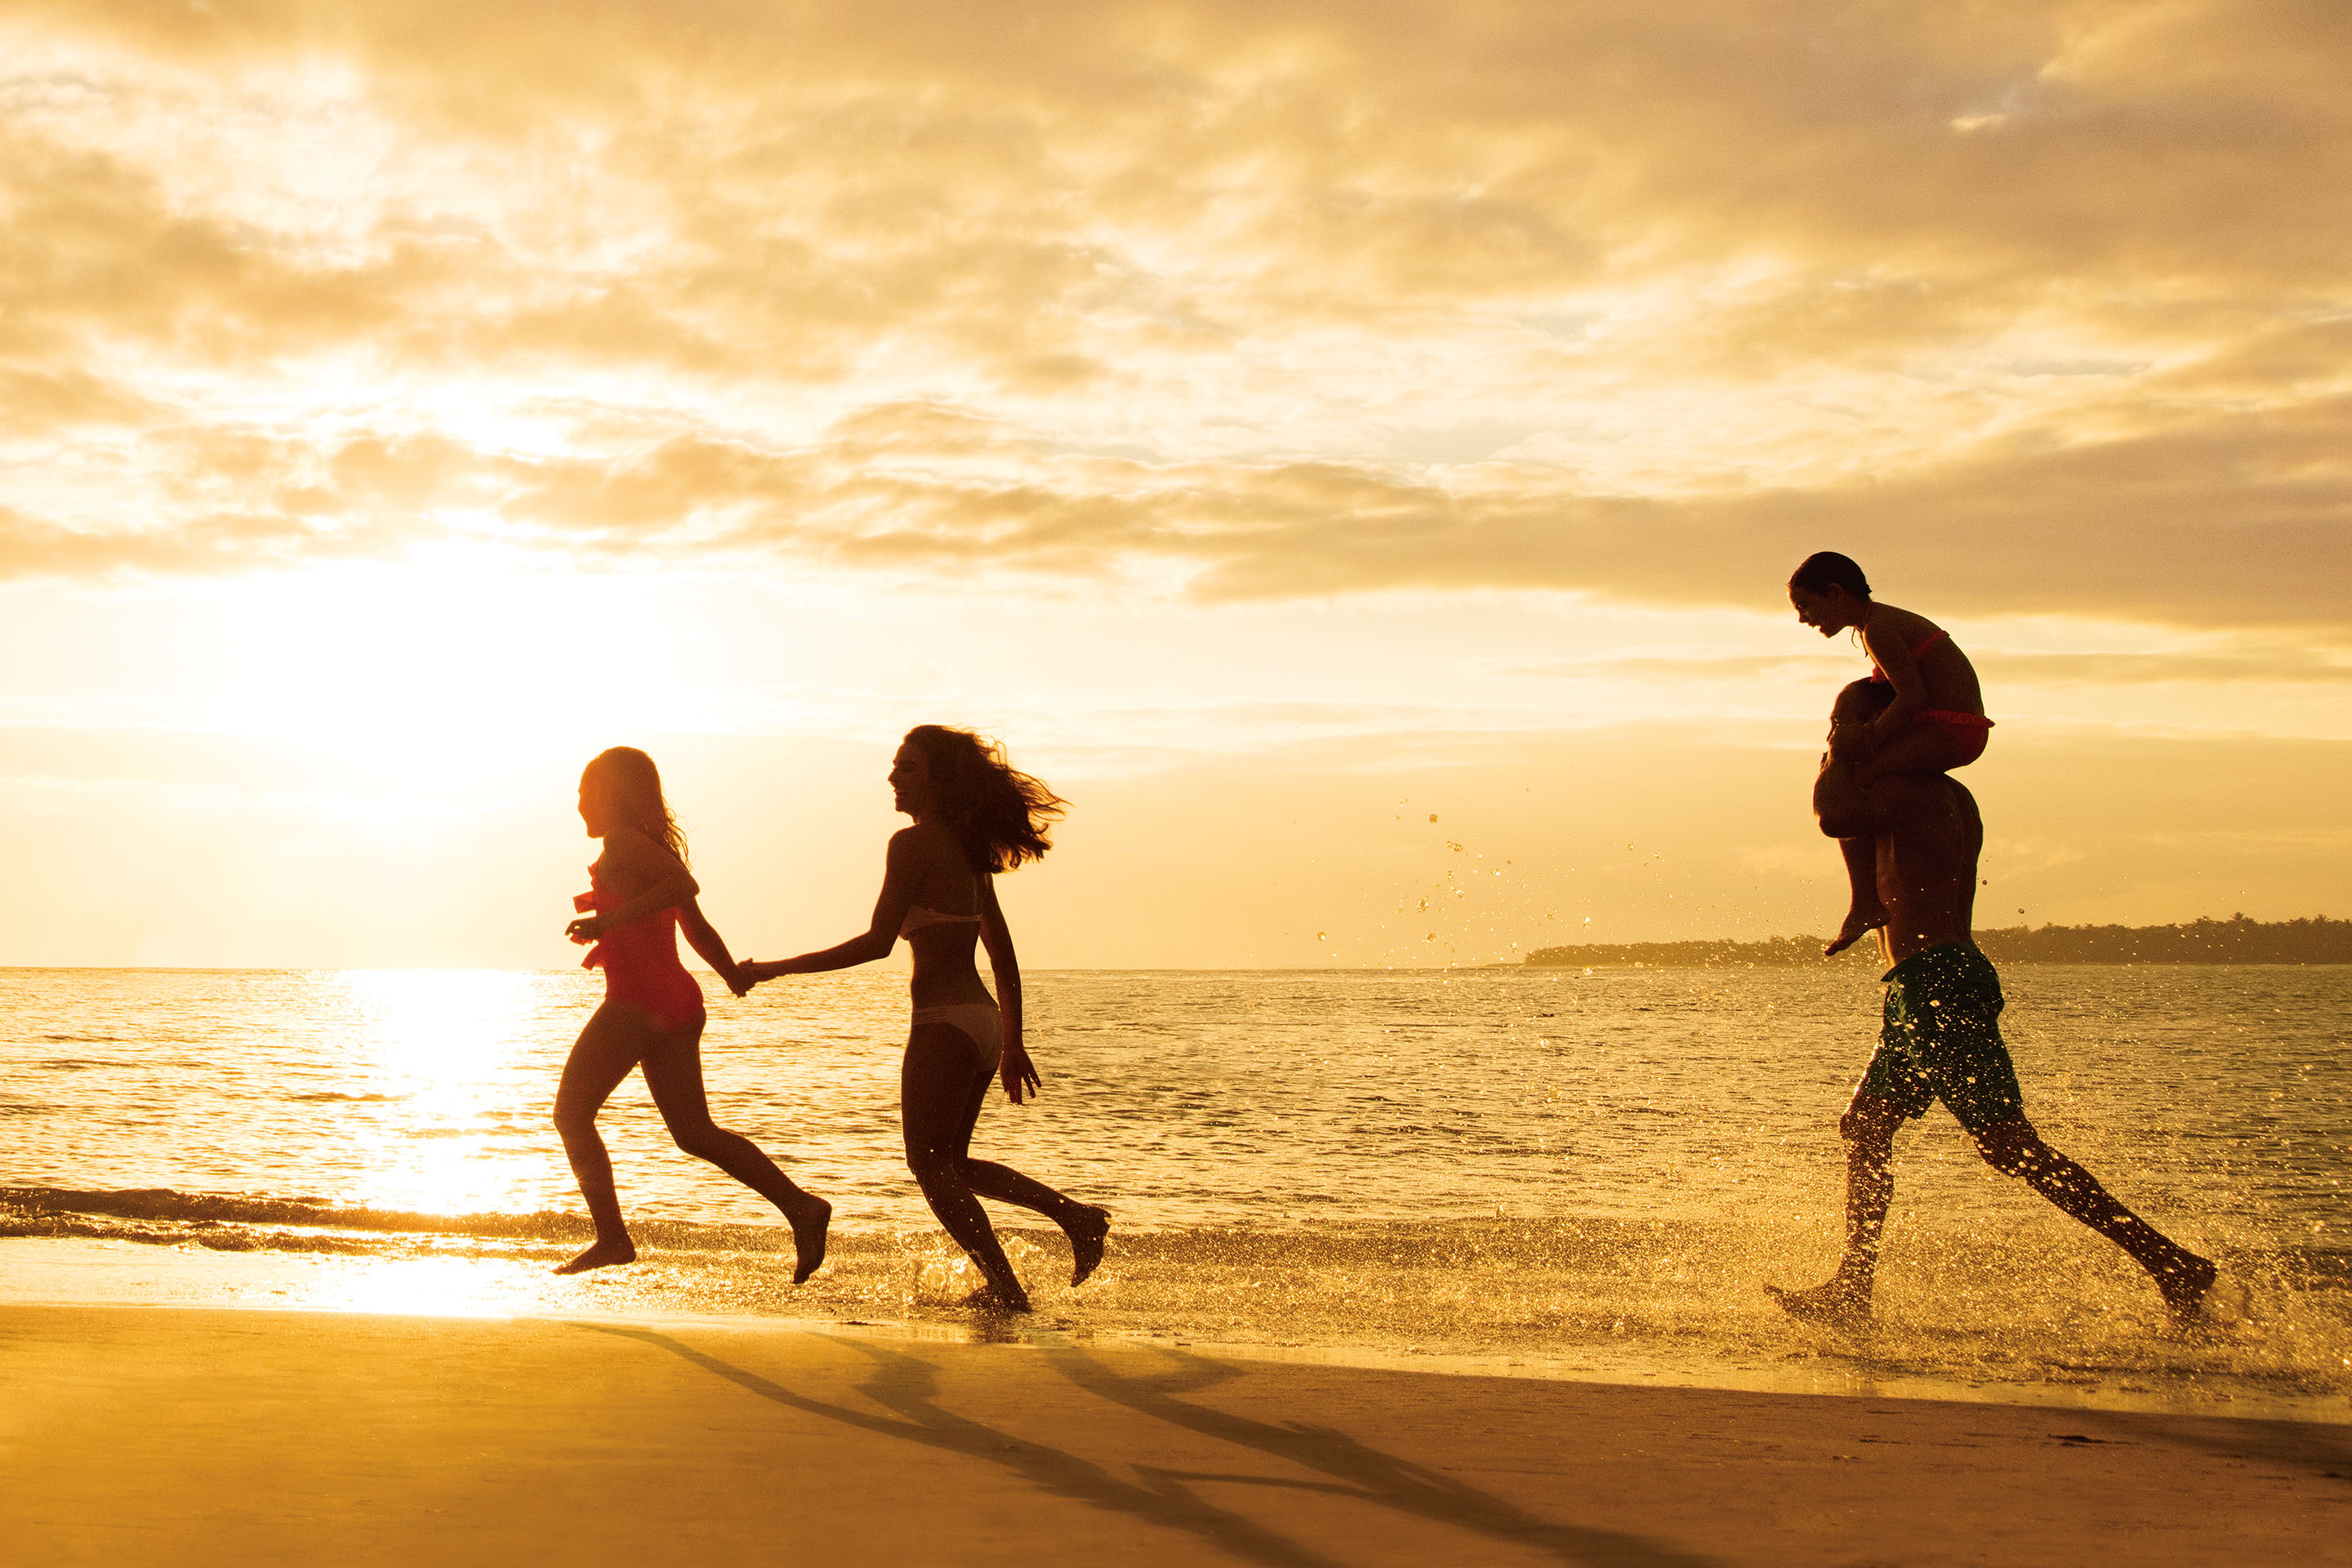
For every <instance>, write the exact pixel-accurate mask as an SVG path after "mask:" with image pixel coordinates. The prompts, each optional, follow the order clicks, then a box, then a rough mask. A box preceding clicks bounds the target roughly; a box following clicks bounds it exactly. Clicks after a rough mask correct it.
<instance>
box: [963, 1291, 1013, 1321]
mask: <svg viewBox="0 0 2352 1568" xmlns="http://www.w3.org/2000/svg"><path fill="white" fill-rule="evenodd" d="M963 1304H964V1305H965V1306H967V1307H970V1308H971V1310H973V1311H975V1312H985V1313H987V1314H988V1315H989V1316H990V1317H992V1318H1007V1317H1011V1316H1013V1314H1015V1313H1018V1312H1025V1311H1027V1310H1029V1293H1028V1292H1027V1291H1025V1290H1024V1289H1021V1287H1020V1286H1018V1285H1015V1286H1013V1288H1012V1289H1010V1290H1007V1289H1004V1288H1003V1287H1002V1286H997V1285H982V1287H981V1288H980V1289H977V1290H974V1291H973V1292H972V1293H971V1295H969V1296H966V1297H965V1298H964V1299H963Z"/></svg>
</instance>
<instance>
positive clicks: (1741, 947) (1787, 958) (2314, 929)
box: [1527, 914, 2352, 969]
mask: <svg viewBox="0 0 2352 1568" xmlns="http://www.w3.org/2000/svg"><path fill="white" fill-rule="evenodd" d="M1976 934H1977V945H1978V946H1979V947H1981V948H1982V949H1984V951H1985V956H1986V957H1988V958H1990V959H1991V960H1992V961H1993V962H1994V963H2352V920H2345V921H2332V920H2329V919H2328V918H2327V917H2326V915H2314V916H2313V917H2312V918H2311V919H2309V920H2299V921H2254V920H2248V919H2247V918H2246V917H2245V916H2244V915H2242V914H2238V915H2232V916H2231V917H2230V918H2229V919H2228V920H2226V921H2217V920H2213V919H2211V918H2210V917H2209V918H2207V919H2203V920H2195V921H2189V922H2188V923H2187V924H2186V925H2170V926H2057V925H2045V926H2041V927H2033V926H1999V927H1995V928H1994V929H1992V930H1990V931H1979V932H1977V933H1976ZM1827 941H1828V939H1827V938H1825V937H1818V936H1776V937H1768V938H1766V939H1765V940H1764V941H1762V942H1622V943H1616V944H1601V943H1589V944H1585V945H1581V946H1577V947H1546V948H1538V950H1537V951H1535V952H1531V953H1529V954H1528V960H1527V961H1528V963H1530V964H1534V965H1537V966H1538V967H1541V968H1547V969H1558V968H1576V969H1722V968H1742V967H1752V966H1755V965H1759V964H1791V963H1808V964H1810V963H1822V946H1823V945H1824V944H1825V943H1826V942H1827ZM1850 961H1851V962H1859V963H1877V962H1878V961H1879V960H1878V944H1877V943H1876V942H1867V941H1865V942H1856V943H1855V944H1854V945H1853V947H1851V948H1849V949H1847V950H1846V952H1843V953H1841V954H1839V955H1838V956H1837V957H1836V958H1835V959H1832V960H1830V961H1829V962H1831V963H1847V962H1850Z"/></svg>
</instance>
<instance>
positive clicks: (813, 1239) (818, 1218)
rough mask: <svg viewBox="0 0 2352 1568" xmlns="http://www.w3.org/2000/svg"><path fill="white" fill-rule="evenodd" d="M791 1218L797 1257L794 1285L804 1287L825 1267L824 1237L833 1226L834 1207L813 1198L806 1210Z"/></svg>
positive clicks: (794, 1266)
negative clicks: (810, 1278) (827, 1229)
mask: <svg viewBox="0 0 2352 1568" xmlns="http://www.w3.org/2000/svg"><path fill="white" fill-rule="evenodd" d="M791 1217H792V1222H793V1252H794V1253H795V1254H796V1255H797V1257H796V1259H795V1261H794V1263H793V1284H795V1285H804V1284H806V1283H807V1282H808V1277H809V1276H810V1275H812V1274H814V1273H815V1272H816V1271H817V1270H818V1269H819V1268H823V1267H824V1237H825V1230H826V1227H827V1226H831V1225H832V1224H833V1205H831V1204H829V1203H827V1202H825V1201H824V1199H823V1198H811V1199H809V1206H808V1207H807V1208H806V1209H803V1211H802V1212H801V1213H799V1214H797V1215H793V1216H791Z"/></svg>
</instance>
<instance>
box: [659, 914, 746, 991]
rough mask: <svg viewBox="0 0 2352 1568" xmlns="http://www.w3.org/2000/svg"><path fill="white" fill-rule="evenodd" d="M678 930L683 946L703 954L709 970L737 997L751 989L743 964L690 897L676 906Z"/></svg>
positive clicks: (703, 959) (703, 960)
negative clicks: (684, 940) (728, 949)
mask: <svg viewBox="0 0 2352 1568" xmlns="http://www.w3.org/2000/svg"><path fill="white" fill-rule="evenodd" d="M677 931H678V934H679V935H680V936H683V937H684V938H686V945H687V946H688V947H690V948H692V949H694V951H695V952H698V953H700V954H701V955H702V962H703V963H707V964H709V965H710V970H711V973H714V974H716V975H718V976H719V979H720V980H721V981H723V982H724V983H725V984H726V986H727V989H728V990H730V991H732V992H733V993H735V994H736V995H738V996H740V995H742V994H743V993H745V992H746V991H749V990H751V981H750V980H749V979H748V978H746V977H745V975H744V973H743V969H742V966H741V965H740V964H739V963H736V962H735V960H734V957H733V955H732V954H730V953H729V952H728V951H727V939H726V938H725V937H722V936H720V935H719V930H718V928H717V927H715V926H713V925H712V924H711V923H710V921H709V917H707V916H706V915H704V914H703V912H702V906H701V905H700V904H699V903H698V902H696V901H695V900H692V899H688V900H686V902H684V903H682V904H680V905H678V906H677Z"/></svg>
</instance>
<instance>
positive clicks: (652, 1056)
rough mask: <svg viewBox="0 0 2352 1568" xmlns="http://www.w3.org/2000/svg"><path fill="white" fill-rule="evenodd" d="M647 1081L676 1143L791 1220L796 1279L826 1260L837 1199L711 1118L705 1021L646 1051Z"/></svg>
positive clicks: (810, 1272) (810, 1271)
mask: <svg viewBox="0 0 2352 1568" xmlns="http://www.w3.org/2000/svg"><path fill="white" fill-rule="evenodd" d="M645 1069H646V1087H647V1088H648V1089H652V1090H653V1094H654V1104H655V1105H656V1107H658V1108H659V1109H660V1110H661V1114H662V1121H663V1124H664V1125H666V1126H667V1127H668V1129H669V1135H670V1137H671V1138H672V1139H673V1140H674V1141H675V1142H677V1146H678V1147H679V1148H681V1149H683V1150H685V1151H686V1152H688V1153H689V1154H691V1155H693V1156H694V1157H695V1158H696V1159H698V1160H708V1161H709V1162H710V1163H712V1164H714V1165H716V1166H718V1167H719V1169H720V1170H722V1171H724V1172H726V1173H728V1174H729V1175H730V1176H732V1177H734V1178H735V1179H736V1180H737V1181H739V1182H740V1183H742V1184H744V1185H745V1186H747V1187H749V1188H751V1190H752V1191H753V1192H755V1193H757V1194H760V1195H761V1197H763V1198H765V1199H767V1200H768V1201H769V1202H770V1203H772V1204H773V1205H776V1208H777V1211H778V1212H779V1213H781V1214H782V1215H783V1216H784V1218H786V1219H787V1220H789V1221H791V1222H792V1226H793V1252H794V1253H795V1254H796V1258H795V1263H794V1268H793V1284H795V1285H798V1284H802V1283H803V1282H804V1281H806V1280H807V1279H808V1277H809V1276H810V1275H812V1274H814V1273H815V1272H816V1271H817V1268H818V1267H819V1266H820V1265H822V1264H823V1263H824V1240H825V1228H826V1226H829V1225H830V1224H831V1223H832V1221H833V1205H831V1204H829V1203H827V1202H825V1201H824V1199H823V1198H821V1197H818V1196H816V1195H815V1194H812V1193H809V1192H806V1191H804V1190H803V1189H802V1188H801V1187H799V1186H796V1185H795V1184H793V1179H792V1178H791V1177H790V1176H787V1175H785V1174H784V1173H783V1172H782V1171H780V1170H778V1169H777V1168H776V1163H775V1162H774V1161H773V1160H771V1159H769V1158H768V1156H767V1155H766V1154H765V1153H764V1152H761V1148H760V1146H759V1145H758V1144H757V1143H754V1142H751V1140H750V1139H749V1138H746V1137H744V1136H743V1135H742V1134H741V1133H740V1132H735V1131H730V1130H728V1129H727V1128H724V1127H721V1126H719V1124H718V1123H717V1122H715V1121H712V1120H711V1119H710V1098H709V1093H708V1091H707V1090H706V1089H704V1087H703V1082H702V1026H701V1025H699V1024H698V1025H696V1026H694V1027H693V1028H691V1029H687V1030H682V1031H680V1032H679V1033H677V1034H675V1035H672V1036H670V1037H667V1039H665V1040H663V1041H662V1042H661V1043H660V1044H659V1045H657V1046H656V1047H654V1048H653V1049H652V1050H651V1051H648V1052H647V1053H646V1058H645Z"/></svg>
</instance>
